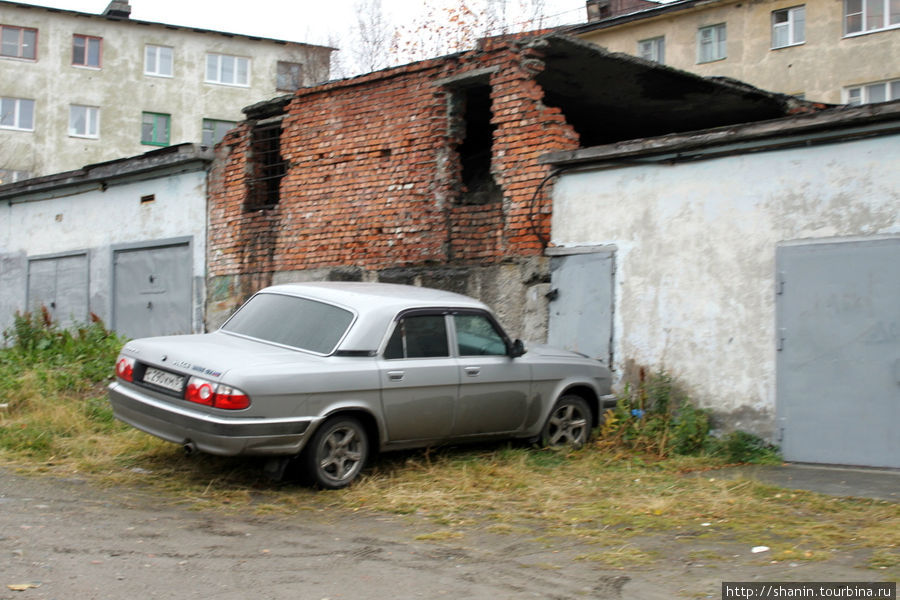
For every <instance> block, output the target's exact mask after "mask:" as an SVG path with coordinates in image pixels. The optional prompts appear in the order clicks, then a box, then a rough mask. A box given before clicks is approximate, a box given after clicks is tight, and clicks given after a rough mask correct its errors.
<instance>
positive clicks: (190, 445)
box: [182, 440, 197, 456]
mask: <svg viewBox="0 0 900 600" xmlns="http://www.w3.org/2000/svg"><path fill="white" fill-rule="evenodd" d="M182 448H184V453H185V454H186V455H187V456H190V455H191V454H194V453H195V452H197V445H196V444H195V443H194V442H192V441H191V440H188V441H186V442H185V443H184V444H183V445H182Z"/></svg>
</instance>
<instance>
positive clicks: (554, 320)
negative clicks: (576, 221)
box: [547, 250, 615, 365]
mask: <svg viewBox="0 0 900 600" xmlns="http://www.w3.org/2000/svg"><path fill="white" fill-rule="evenodd" d="M614 265H615V254H614V252H612V251H611V250H603V251H600V252H589V253H584V254H570V255H566V256H554V257H552V258H551V259H550V270H551V275H550V277H551V279H550V282H551V290H550V295H549V298H550V323H549V331H548V335H547V343H548V344H550V345H551V346H557V347H560V348H565V349H567V350H574V351H576V352H581V353H583V354H587V355H588V356H591V357H593V358H599V359H600V360H602V361H604V362H606V363H607V364H609V365H611V364H612V358H613V356H612V317H613V276H614V274H615V271H614Z"/></svg>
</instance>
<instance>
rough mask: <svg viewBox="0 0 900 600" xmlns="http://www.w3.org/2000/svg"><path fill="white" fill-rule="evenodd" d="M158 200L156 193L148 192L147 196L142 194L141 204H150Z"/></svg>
mask: <svg viewBox="0 0 900 600" xmlns="http://www.w3.org/2000/svg"><path fill="white" fill-rule="evenodd" d="M155 201H156V194H147V195H146V196H141V204H149V203H151V202H155Z"/></svg>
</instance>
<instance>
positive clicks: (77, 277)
mask: <svg viewBox="0 0 900 600" xmlns="http://www.w3.org/2000/svg"><path fill="white" fill-rule="evenodd" d="M42 306H43V307H46V308H47V310H48V311H49V312H50V315H51V317H52V318H53V319H54V320H55V321H56V322H57V323H59V325H60V326H62V327H68V326H70V325H72V324H73V323H84V322H85V321H87V318H88V258H87V255H86V254H72V255H69V256H58V257H51V258H38V259H32V260H29V261H28V310H30V311H34V312H37V311H40V310H41V307H42Z"/></svg>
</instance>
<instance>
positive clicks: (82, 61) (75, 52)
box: [72, 34, 103, 69]
mask: <svg viewBox="0 0 900 600" xmlns="http://www.w3.org/2000/svg"><path fill="white" fill-rule="evenodd" d="M102 42H103V39H102V38H98V37H91V36H89V35H77V34H76V35H74V36H72V64H73V65H75V66H76V67H94V68H97V69H99V68H100V52H101V49H102V45H103V44H102Z"/></svg>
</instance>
